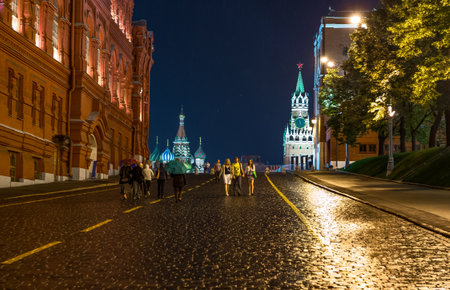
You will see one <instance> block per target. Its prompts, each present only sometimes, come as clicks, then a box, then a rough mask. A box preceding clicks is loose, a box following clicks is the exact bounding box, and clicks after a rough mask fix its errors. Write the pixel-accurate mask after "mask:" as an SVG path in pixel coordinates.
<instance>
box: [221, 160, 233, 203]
mask: <svg viewBox="0 0 450 290" xmlns="http://www.w3.org/2000/svg"><path fill="white" fill-rule="evenodd" d="M220 175H221V176H223V183H224V184H225V195H226V196H228V195H229V194H228V191H229V190H230V185H231V161H230V159H228V158H227V159H226V160H225V164H224V165H223V166H222V170H221V172H220Z"/></svg>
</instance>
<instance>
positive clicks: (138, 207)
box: [123, 205, 142, 213]
mask: <svg viewBox="0 0 450 290" xmlns="http://www.w3.org/2000/svg"><path fill="white" fill-rule="evenodd" d="M141 207H142V205H140V206H137V207H133V208H130V209H128V210H126V211H124V212H123V213H130V212H132V211H135V210H137V209H140V208H141Z"/></svg>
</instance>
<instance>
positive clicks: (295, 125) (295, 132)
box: [283, 64, 314, 169]
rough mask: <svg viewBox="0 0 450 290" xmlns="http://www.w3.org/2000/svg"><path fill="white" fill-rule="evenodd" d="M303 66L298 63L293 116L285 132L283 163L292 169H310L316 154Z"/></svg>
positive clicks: (292, 104)
mask: <svg viewBox="0 0 450 290" xmlns="http://www.w3.org/2000/svg"><path fill="white" fill-rule="evenodd" d="M302 67H303V65H302V64H299V65H298V79H297V87H296V89H295V92H294V93H293V94H292V97H291V117H290V118H289V123H288V124H287V126H286V129H285V130H284V134H283V149H284V150H283V164H284V165H288V164H289V165H291V166H290V167H291V169H296V168H297V167H298V168H300V169H309V167H310V161H311V160H312V155H313V154H314V142H313V131H312V127H311V124H310V120H309V113H308V108H309V95H308V93H307V92H305V88H304V85H303V77H302Z"/></svg>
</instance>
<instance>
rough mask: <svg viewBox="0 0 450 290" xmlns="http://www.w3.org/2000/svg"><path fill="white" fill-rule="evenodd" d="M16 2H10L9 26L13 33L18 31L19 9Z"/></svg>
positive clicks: (13, 0) (15, 0)
mask: <svg viewBox="0 0 450 290" xmlns="http://www.w3.org/2000/svg"><path fill="white" fill-rule="evenodd" d="M18 2H19V1H18V0H12V1H11V12H12V21H11V26H12V28H13V29H14V30H15V31H19V13H18V11H19V8H18V7H17V6H18V5H19V3H18Z"/></svg>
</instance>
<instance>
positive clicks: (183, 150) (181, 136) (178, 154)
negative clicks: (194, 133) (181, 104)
mask: <svg viewBox="0 0 450 290" xmlns="http://www.w3.org/2000/svg"><path fill="white" fill-rule="evenodd" d="M185 118H186V116H185V115H184V113H183V108H181V113H180V126H179V127H178V131H177V135H176V136H175V141H174V142H173V155H174V156H175V158H176V159H179V160H180V161H183V162H185V163H189V164H190V163H192V155H191V149H190V147H189V140H188V137H187V136H186V131H185V129H184V119H185Z"/></svg>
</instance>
